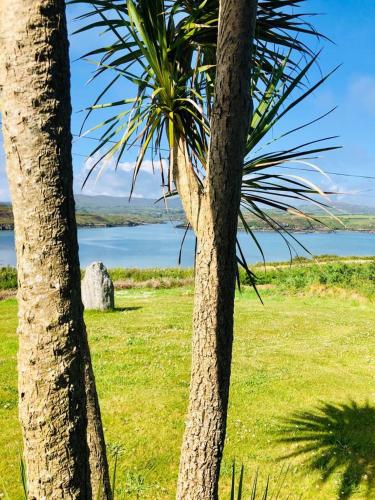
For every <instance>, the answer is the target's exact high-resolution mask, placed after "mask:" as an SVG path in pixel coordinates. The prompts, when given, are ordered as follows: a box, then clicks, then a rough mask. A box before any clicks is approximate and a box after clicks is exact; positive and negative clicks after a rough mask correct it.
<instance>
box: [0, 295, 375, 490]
mask: <svg viewBox="0 0 375 500" xmlns="http://www.w3.org/2000/svg"><path fill="white" fill-rule="evenodd" d="M263 298H264V300H265V306H262V305H261V304H260V303H259V301H258V299H257V298H256V297H255V295H254V293H253V292H251V291H250V290H246V291H244V293H243V294H242V295H238V296H237V299H236V340H235V349H234V363H233V379H232V380H233V382H232V388H231V401H230V409H229V426H228V434H227V445H226V452H225V457H224V462H223V468H222V483H221V485H222V489H223V490H222V491H223V492H225V494H223V495H222V498H229V485H230V481H231V473H232V460H233V458H236V462H237V464H241V463H244V465H245V487H246V485H250V483H251V477H252V476H253V475H254V473H255V471H256V468H257V467H259V470H260V479H259V480H260V482H262V481H265V480H266V477H267V475H268V474H271V475H272V474H276V475H277V474H278V473H279V471H280V468H281V467H282V462H279V461H278V458H279V457H282V456H284V455H287V454H288V453H290V452H291V451H293V450H295V447H296V446H297V444H296V443H286V442H280V438H281V437H282V436H281V434H280V432H281V429H282V428H283V425H285V422H284V421H283V419H285V418H288V417H290V416H292V415H293V414H295V412H296V411H313V410H314V409H315V408H316V406H317V405H318V404H319V403H320V402H330V403H333V404H336V405H339V404H343V403H347V402H349V401H350V399H353V400H354V401H356V402H357V403H358V404H364V403H365V402H366V400H369V402H370V404H371V403H372V404H373V403H374V398H375V392H374V385H373V381H374V376H375V366H374V363H373V359H374V354H375V352H374V351H375V338H374V334H375V331H374V326H373V324H374V323H373V318H374V306H373V304H371V303H370V302H366V301H365V302H359V301H357V300H355V299H353V300H351V299H350V298H347V299H346V300H345V301H343V300H342V299H340V298H335V297H323V298H319V297H317V296H313V295H311V296H305V297H304V296H302V297H298V296H293V297H288V296H286V295H282V294H278V293H276V292H275V291H274V290H264V291H263ZM192 299H193V296H192V290H191V289H188V288H179V289H170V290H141V289H140V290H139V289H138V290H122V291H119V292H118V293H117V301H116V306H117V308H118V309H117V310H116V311H114V312H111V313H96V312H90V313H88V314H87V315H86V320H87V325H88V331H89V335H90V342H91V348H92V352H93V358H94V365H95V373H96V379H97V384H98V389H99V394H100V400H101V407H102V413H103V420H104V426H105V432H106V438H107V442H108V448H109V453H110V455H111V456H112V455H114V454H116V453H119V463H118V474H117V480H116V484H117V494H118V497H117V498H137V495H138V497H140V498H146V499H172V498H174V485H175V481H176V476H177V470H178V456H179V450H180V443H181V439H182V433H183V429H184V416H185V410H186V404H187V397H188V388H189V387H188V386H189V367H190V325H191V313H192ZM0 317H1V322H0V336H1V337H0V338H1V342H0V450H1V452H0V491H1V489H2V488H5V489H6V491H7V493H8V495H9V497H10V498H12V499H18V498H22V491H21V488H22V486H21V480H20V474H19V458H20V451H21V437H20V430H19V426H18V423H17V393H16V347H17V339H16V333H15V329H16V322H17V320H16V301H15V300H13V299H12V300H6V301H3V302H0ZM357 431H358V430H357ZM110 460H111V461H112V459H110ZM302 460H303V458H302V457H299V456H297V457H296V458H293V459H289V460H288V462H289V463H290V471H289V474H288V477H287V480H286V482H285V485H284V493H286V492H287V491H288V492H291V493H292V495H291V498H297V497H298V495H300V494H302V493H303V498H311V499H328V498H332V499H334V498H337V489H338V487H339V486H340V484H341V475H340V470H335V471H334V474H333V475H331V476H330V477H329V479H328V481H327V483H326V484H324V485H322V484H321V483H320V482H319V478H320V476H321V475H322V474H323V471H322V474H320V472H319V471H317V470H314V471H311V470H309V469H308V468H307V467H305V466H302V465H301V464H302ZM365 484H366V480H365V479H364V480H363V481H362V482H361V484H360V486H359V489H358V488H357V489H355V492H354V496H353V498H364V491H365V490H364V488H365ZM284 497H285V496H284ZM284 497H283V496H282V497H281V498H284Z"/></svg>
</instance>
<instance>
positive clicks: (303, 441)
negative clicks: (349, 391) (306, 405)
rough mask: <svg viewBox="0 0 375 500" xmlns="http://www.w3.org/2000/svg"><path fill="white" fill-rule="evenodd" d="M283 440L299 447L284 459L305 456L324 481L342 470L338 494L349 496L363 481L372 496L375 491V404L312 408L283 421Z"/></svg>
mask: <svg viewBox="0 0 375 500" xmlns="http://www.w3.org/2000/svg"><path fill="white" fill-rule="evenodd" d="M281 434H282V437H281V438H280V439H278V441H279V442H282V443H294V444H296V445H297V449H296V450H295V451H293V452H291V453H289V454H288V455H286V456H283V457H281V459H290V458H293V457H297V456H304V465H305V466H307V467H309V468H310V469H312V470H318V471H319V472H320V474H321V478H322V481H323V482H326V481H328V479H329V478H330V476H332V475H333V474H337V473H341V483H340V486H339V490H338V493H337V498H340V499H349V498H350V497H351V496H352V495H353V493H354V492H355V490H356V489H357V488H358V487H359V486H360V484H361V483H362V482H363V484H365V485H366V486H365V489H366V493H367V497H368V498H374V493H375V407H373V406H370V404H369V403H365V404H364V405H359V404H357V403H355V402H354V401H350V402H349V403H346V404H338V405H334V404H329V403H322V404H321V405H320V406H319V407H317V408H316V409H314V410H312V411H301V412H296V413H294V414H293V415H292V416H291V417H290V418H289V419H285V420H284V421H283V426H282V428H281Z"/></svg>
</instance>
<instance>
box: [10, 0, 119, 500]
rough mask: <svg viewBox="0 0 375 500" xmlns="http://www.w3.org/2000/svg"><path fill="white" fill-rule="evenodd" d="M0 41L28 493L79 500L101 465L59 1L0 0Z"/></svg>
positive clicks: (104, 473) (103, 476) (103, 472)
mask: <svg viewBox="0 0 375 500" xmlns="http://www.w3.org/2000/svg"><path fill="white" fill-rule="evenodd" d="M0 40H1V50H2V57H1V60H0V62H1V67H0V84H1V85H2V86H3V89H2V104H1V106H2V117H3V134H4V145H5V152H6V159H7V173H8V179H9V185H10V190H11V196H12V202H13V211H14V219H15V233H16V252H17V267H18V279H19V290H18V300H19V326H18V333H19V353H18V369H19V396H20V403H19V413H20V420H21V424H22V429H23V437H24V456H25V461H26V466H27V472H28V488H29V498H30V499H38V500H39V499H47V498H48V499H59V498H69V499H78V498H79V499H83V498H85V499H90V498H92V496H93V493H94V494H95V491H96V490H97V489H98V483H99V481H103V480H104V482H105V484H106V483H108V470H107V469H106V461H105V457H104V458H103V454H104V453H105V448H104V440H103V435H102V429H101V423H100V414H99V410H98V404H97V398H96V392H95V385H94V379H93V376H92V368H91V362H90V357H89V352H88V345H87V339H86V332H85V325H84V322H83V308H82V303H81V291H80V269H79V261H78V244H77V236H76V234H77V231H76V222H75V213H74V199H73V192H72V162H71V135H70V113H71V109H70V83H69V58H68V41H67V31H66V20H65V6H64V2H63V0H12V1H10V0H0ZM85 378H86V379H88V382H86V383H85ZM86 395H87V397H86ZM87 418H89V425H88V426H87ZM87 428H88V429H89V432H91V430H95V432H96V434H95V435H91V434H90V437H89V439H87V435H86V434H87ZM88 442H89V444H90V449H89V447H88ZM92 443H94V445H92ZM91 448H92V449H94V450H96V451H95V454H94V453H92V449H91ZM98 449H101V457H100V460H99V458H98V457H97V455H98V451H97V450H98ZM89 455H90V456H89ZM93 462H96V463H95V464H93ZM98 464H99V465H98ZM90 468H91V471H90ZM99 469H100V470H99ZM98 476H99V477H98ZM91 484H92V485H93V486H92V487H91ZM104 490H105V488H104ZM107 490H108V489H107ZM103 498H110V494H109V493H108V494H107V496H103Z"/></svg>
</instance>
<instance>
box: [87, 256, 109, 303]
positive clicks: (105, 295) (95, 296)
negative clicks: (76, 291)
mask: <svg viewBox="0 0 375 500" xmlns="http://www.w3.org/2000/svg"><path fill="white" fill-rule="evenodd" d="M82 302H83V305H84V307H85V309H95V310H98V311H107V310H110V309H113V308H114V306H115V296H114V288H113V283H112V280H111V278H110V276H109V274H108V271H107V268H106V267H105V265H104V264H103V263H102V262H93V263H92V264H90V265H89V266H88V267H87V268H86V272H85V277H84V278H83V280H82Z"/></svg>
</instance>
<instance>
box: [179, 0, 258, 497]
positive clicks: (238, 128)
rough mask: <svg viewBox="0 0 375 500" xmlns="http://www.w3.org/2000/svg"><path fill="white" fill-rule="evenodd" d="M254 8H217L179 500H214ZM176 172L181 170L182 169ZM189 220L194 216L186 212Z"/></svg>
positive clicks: (224, 4) (226, 1)
mask: <svg viewBox="0 0 375 500" xmlns="http://www.w3.org/2000/svg"><path fill="white" fill-rule="evenodd" d="M256 7H257V2H256V1H254V0H253V1H248V0H237V1H236V2H232V1H230V0H222V1H221V2H220V17H219V34H218V48H217V70H216V83H215V102H214V110H213V115H212V121H211V143H210V154H209V163H208V171H207V177H206V180H205V185H204V192H203V194H201V196H200V202H199V207H200V208H199V217H198V222H197V224H196V228H195V230H196V235H197V239H198V252H197V260H196V276H195V287H196V288H195V304H194V321H193V328H194V332H193V347H192V376H191V385H190V400H189V411H188V420H187V426H186V431H185V435H184V441H183V446H182V452H181V461H180V472H179V480H178V490H177V498H178V499H194V500H196V499H200V500H206V499H207V500H211V499H217V498H218V482H219V475H220V464H221V458H222V453H223V447H224V440H225V430H226V418H227V408H228V395H229V384H230V370H231V358H232V342H233V309H234V292H235V273H236V234H237V219H238V209H239V202H240V193H241V179H242V165H243V159H244V158H243V157H244V150H245V141H246V137H247V132H248V126H249V117H250V111H251V99H250V69H251V68H250V54H251V46H252V37H253V32H254V27H255V18H256ZM179 168H180V170H182V169H183V166H182V165H181V163H180V165H179ZM181 176H182V174H180V177H181ZM176 184H177V183H176ZM177 187H178V186H177ZM179 193H180V196H181V198H182V201H183V204H184V208H185V206H186V205H187V203H186V202H185V203H184V199H183V198H184V194H183V192H181V190H180V189H179ZM185 210H186V208H185ZM190 213H194V210H192V209H191V208H190ZM192 225H193V227H194V223H193V224H192Z"/></svg>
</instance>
